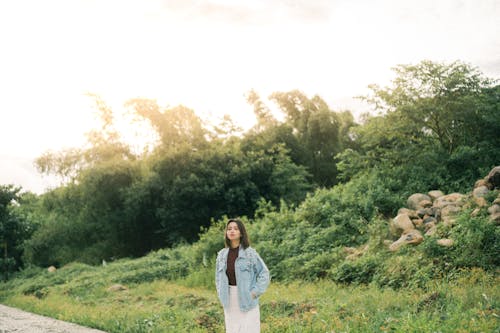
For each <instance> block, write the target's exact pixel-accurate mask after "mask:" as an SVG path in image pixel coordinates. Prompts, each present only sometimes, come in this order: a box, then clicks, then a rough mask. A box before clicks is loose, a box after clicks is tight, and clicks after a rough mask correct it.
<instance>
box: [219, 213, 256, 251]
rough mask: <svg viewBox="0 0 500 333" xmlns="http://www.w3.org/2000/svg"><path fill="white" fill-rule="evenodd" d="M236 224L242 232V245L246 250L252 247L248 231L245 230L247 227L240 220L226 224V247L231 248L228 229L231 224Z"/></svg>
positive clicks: (232, 220) (233, 220)
mask: <svg viewBox="0 0 500 333" xmlns="http://www.w3.org/2000/svg"><path fill="white" fill-rule="evenodd" d="M231 222H234V223H236V225H237V226H238V229H239V230H240V234H241V238H240V244H241V246H243V248H244V249H246V248H247V247H249V246H250V238H249V237H248V233H247V229H245V225H244V224H243V222H241V220H240V219H229V220H228V221H227V223H226V228H225V229H224V239H225V241H226V246H227V247H231V241H230V240H229V238H227V227H228V226H229V223H231Z"/></svg>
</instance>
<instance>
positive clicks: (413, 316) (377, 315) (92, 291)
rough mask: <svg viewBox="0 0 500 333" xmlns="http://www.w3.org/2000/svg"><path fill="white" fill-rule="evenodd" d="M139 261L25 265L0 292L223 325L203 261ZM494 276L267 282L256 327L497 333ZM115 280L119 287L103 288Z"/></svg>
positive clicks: (149, 318)
mask: <svg viewBox="0 0 500 333" xmlns="http://www.w3.org/2000/svg"><path fill="white" fill-rule="evenodd" d="M138 260H141V261H138ZM138 260H121V261H118V262H115V263H111V264H109V265H107V266H105V267H93V266H87V265H83V264H78V263H75V264H70V265H67V266H65V267H63V268H61V269H59V270H57V271H56V272H54V273H48V272H46V271H44V270H41V269H31V270H26V271H25V272H23V273H22V274H20V275H19V276H18V277H17V278H15V279H13V280H10V281H9V282H7V283H2V284H0V301H1V302H2V303H3V304H6V305H10V306H14V307H17V308H21V309H24V310H27V311H31V312H35V313H39V314H43V315H46V316H50V317H53V318H57V319H61V320H66V321H71V322H75V323H78V324H81V325H85V326H89V327H93V328H98V329H101V330H104V331H107V332H110V333H112V332H116V333H127V332H129V333H132V332H133V333H142V332H148V333H159V332H224V328H223V323H224V317H223V311H222V308H221V306H220V304H219V302H218V299H217V297H216V294H215V290H214V288H213V280H212V279H213V272H212V269H211V267H201V268H200V269H199V270H197V271H194V272H193V273H191V274H189V275H187V276H185V277H182V278H180V277H178V278H175V279H172V278H171V276H172V275H171V274H167V275H168V276H169V279H162V278H161V276H157V274H163V272H164V271H163V270H162V269H161V267H156V266H157V265H161V262H159V261H155V260H152V259H151V258H145V259H138ZM152 264H154V265H156V266H155V267H156V268H152V269H150V270H149V271H147V270H146V269H145V268H144V267H145V265H152ZM134 272H135V273H134ZM141 279H144V281H142V282H141ZM125 282H127V283H125ZM498 282H499V278H498V277H497V276H495V275H493V274H491V273H486V272H484V271H482V270H480V269H473V270H468V271H463V272H462V273H461V274H459V275H458V276H457V277H456V278H455V279H454V280H450V281H446V282H445V281H433V282H431V283H429V285H428V286H427V287H426V288H420V289H417V288H415V289H399V290H393V289H389V288H387V289H381V288H378V287H376V286H371V285H369V286H363V285H358V286H352V285H351V286H343V285H337V284H335V283H333V282H331V281H327V280H319V281H316V282H304V281H296V282H292V283H288V284H283V283H277V282H273V283H271V287H270V288H269V290H268V291H267V292H266V294H264V295H263V296H262V298H261V319H262V332H277V333H278V332H283V333H285V332H286V333H288V332H290V333H291V332H294V333H295V332H297V333H298V332H308V333H313V332H314V333H317V332H336V333H340V332H419V333H420V332H441V333H445V332H464V333H465V332H500V330H499V327H500V312H499V301H498V299H499V296H500V288H499V283H498ZM116 283H122V284H123V285H125V286H126V288H127V289H125V290H121V291H110V290H108V288H109V287H110V286H111V285H113V284H116Z"/></svg>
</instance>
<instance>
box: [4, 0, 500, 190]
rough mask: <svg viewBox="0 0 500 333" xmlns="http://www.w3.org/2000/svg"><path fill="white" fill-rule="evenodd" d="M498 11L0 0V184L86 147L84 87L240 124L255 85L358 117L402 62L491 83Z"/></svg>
mask: <svg viewBox="0 0 500 333" xmlns="http://www.w3.org/2000/svg"><path fill="white" fill-rule="evenodd" d="M499 17H500V1H499V0H330V1H327V0H245V1H243V0H242V1H238V0H136V1H131V0H117V1H115V0H44V1H38V0H15V1H14V0H1V1H0V45H1V52H0V185H3V184H14V185H16V186H21V187H22V189H23V190H25V191H33V192H35V193H42V192H43V191H45V190H46V189H47V188H49V187H51V186H55V185H56V184H57V183H56V182H55V180H54V179H53V178H51V177H47V176H43V175H41V174H39V173H38V172H37V171H36V170H35V168H34V165H33V161H34V159H35V158H36V157H38V156H40V155H41V154H43V153H44V152H47V151H60V150H63V149H66V148H71V147H80V146H82V145H83V144H84V143H85V140H86V139H85V133H87V132H89V131H90V130H91V129H92V128H95V127H96V110H95V108H94V107H93V102H92V99H90V98H89V97H88V95H87V94H88V93H93V94H98V95H99V96H101V98H102V99H104V100H105V101H106V102H107V103H108V104H109V105H110V106H111V107H112V108H113V110H114V111H115V112H117V113H122V114H125V112H126V110H125V109H124V108H123V104H124V103H125V102H126V101H127V100H128V99H131V98H135V97H144V98H152V99H156V100H157V101H158V103H159V104H160V105H162V106H164V107H169V106H175V105H178V104H183V105H185V106H187V107H189V108H191V109H193V110H194V111H195V112H196V113H198V114H199V115H200V116H201V117H205V118H208V117H211V118H217V117H222V115H224V114H229V115H231V117H232V118H233V120H234V121H235V122H236V123H237V124H239V125H240V126H242V127H246V126H249V125H251V124H252V122H253V121H254V119H253V115H252V111H251V107H250V106H249V105H248V104H247V103H246V101H245V94H246V93H248V91H250V90H251V89H253V90H255V91H256V92H257V93H258V94H259V95H260V96H261V97H262V98H263V99H264V100H266V99H267V97H268V96H269V95H270V94H271V93H272V92H276V91H289V90H292V89H298V90H301V91H302V92H304V93H305V94H306V95H308V96H310V97H312V96H313V95H316V94H317V95H319V96H320V97H322V98H323V99H324V100H325V101H326V102H327V103H328V104H329V106H330V108H331V109H333V110H335V111H341V110H351V111H352V112H353V114H354V115H358V114H360V113H361V112H366V111H369V107H368V106H367V105H364V104H363V103H362V102H360V101H359V100H357V99H355V98H354V97H356V96H359V95H364V94H366V93H368V88H367V87H368V85H369V84H372V83H376V84H379V85H381V86H387V85H389V84H390V80H391V78H392V77H393V71H392V70H391V68H393V67H394V66H396V65H398V64H416V63H418V62H420V61H422V60H432V61H438V62H452V61H455V60H460V61H463V62H466V63H469V64H471V65H472V66H476V67H478V68H479V70H480V71H481V72H482V73H484V74H485V75H486V76H488V77H490V78H496V79H498V78H500V23H499V22H500V20H499ZM128 130H130V129H128ZM126 131H127V130H126ZM129 134H130V136H129V138H132V139H131V140H134V135H135V138H136V139H137V140H140V137H137V136H138V135H139V136H140V135H141V133H136V132H134V133H129Z"/></svg>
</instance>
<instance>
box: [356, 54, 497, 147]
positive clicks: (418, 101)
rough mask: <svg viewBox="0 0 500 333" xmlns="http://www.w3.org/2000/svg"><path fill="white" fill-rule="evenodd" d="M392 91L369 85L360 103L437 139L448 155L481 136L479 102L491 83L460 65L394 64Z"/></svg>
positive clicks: (472, 70) (466, 65)
mask: <svg viewBox="0 0 500 333" xmlns="http://www.w3.org/2000/svg"><path fill="white" fill-rule="evenodd" d="M394 71H395V72H396V74H397V77H396V79H394V81H393V86H392V87H387V88H380V87H379V86H378V85H371V86H370V88H371V90H372V92H373V95H372V96H369V97H366V98H365V99H366V100H367V101H368V102H370V103H372V104H373V105H375V107H376V108H377V109H378V110H381V111H382V112H383V113H385V114H390V113H396V114H397V116H399V118H400V120H402V123H401V122H400V124H402V125H403V126H405V127H406V128H412V129H415V130H417V131H420V132H422V133H424V134H426V135H427V136H429V137H431V138H433V139H435V140H437V142H438V143H439V145H440V146H441V147H442V148H443V149H444V150H446V151H447V152H448V153H452V152H453V151H454V150H455V149H457V147H459V146H461V145H470V144H473V143H472V141H473V140H474V138H475V137H477V133H478V132H480V131H481V128H480V125H481V122H480V117H479V113H480V112H479V109H480V106H481V104H480V103H478V102H479V98H480V96H481V93H482V91H483V89H485V88H488V87H490V86H491V84H492V83H493V80H491V79H488V78H485V77H483V75H482V74H481V72H479V70H478V69H477V68H474V67H472V66H470V65H468V64H465V63H462V62H460V61H455V62H453V63H451V64H443V63H437V62H432V61H422V62H420V63H419V64H417V65H399V66H396V67H395V68H394Z"/></svg>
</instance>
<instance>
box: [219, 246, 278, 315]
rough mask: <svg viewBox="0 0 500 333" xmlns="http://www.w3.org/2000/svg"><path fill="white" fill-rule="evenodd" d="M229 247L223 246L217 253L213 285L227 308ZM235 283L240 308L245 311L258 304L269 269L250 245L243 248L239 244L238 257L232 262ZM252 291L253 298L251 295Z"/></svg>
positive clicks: (266, 281) (264, 289)
mask: <svg viewBox="0 0 500 333" xmlns="http://www.w3.org/2000/svg"><path fill="white" fill-rule="evenodd" d="M228 253H229V248H227V247H226V248H224V249H222V250H220V251H219V253H218V254H217V261H216V265H215V285H216V287H217V295H218V296H219V299H220V301H221V303H222V305H223V306H224V308H226V309H227V308H229V280H228V278H227V275H226V267H227V255H228ZM234 268H235V273H236V284H237V287H238V301H239V303H240V310H241V311H243V312H247V311H249V310H251V309H253V308H254V307H255V306H257V304H259V296H260V295H262V294H263V293H264V292H265V291H266V289H267V287H268V286H269V282H270V276H269V269H267V266H266V264H265V263H264V261H263V260H262V258H261V257H260V256H259V254H258V253H257V251H255V250H254V249H253V248H252V247H248V248H246V249H244V248H243V247H242V246H241V245H240V249H239V251H238V258H236V262H235V263H234ZM252 293H253V294H254V295H255V298H254V297H252Z"/></svg>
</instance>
